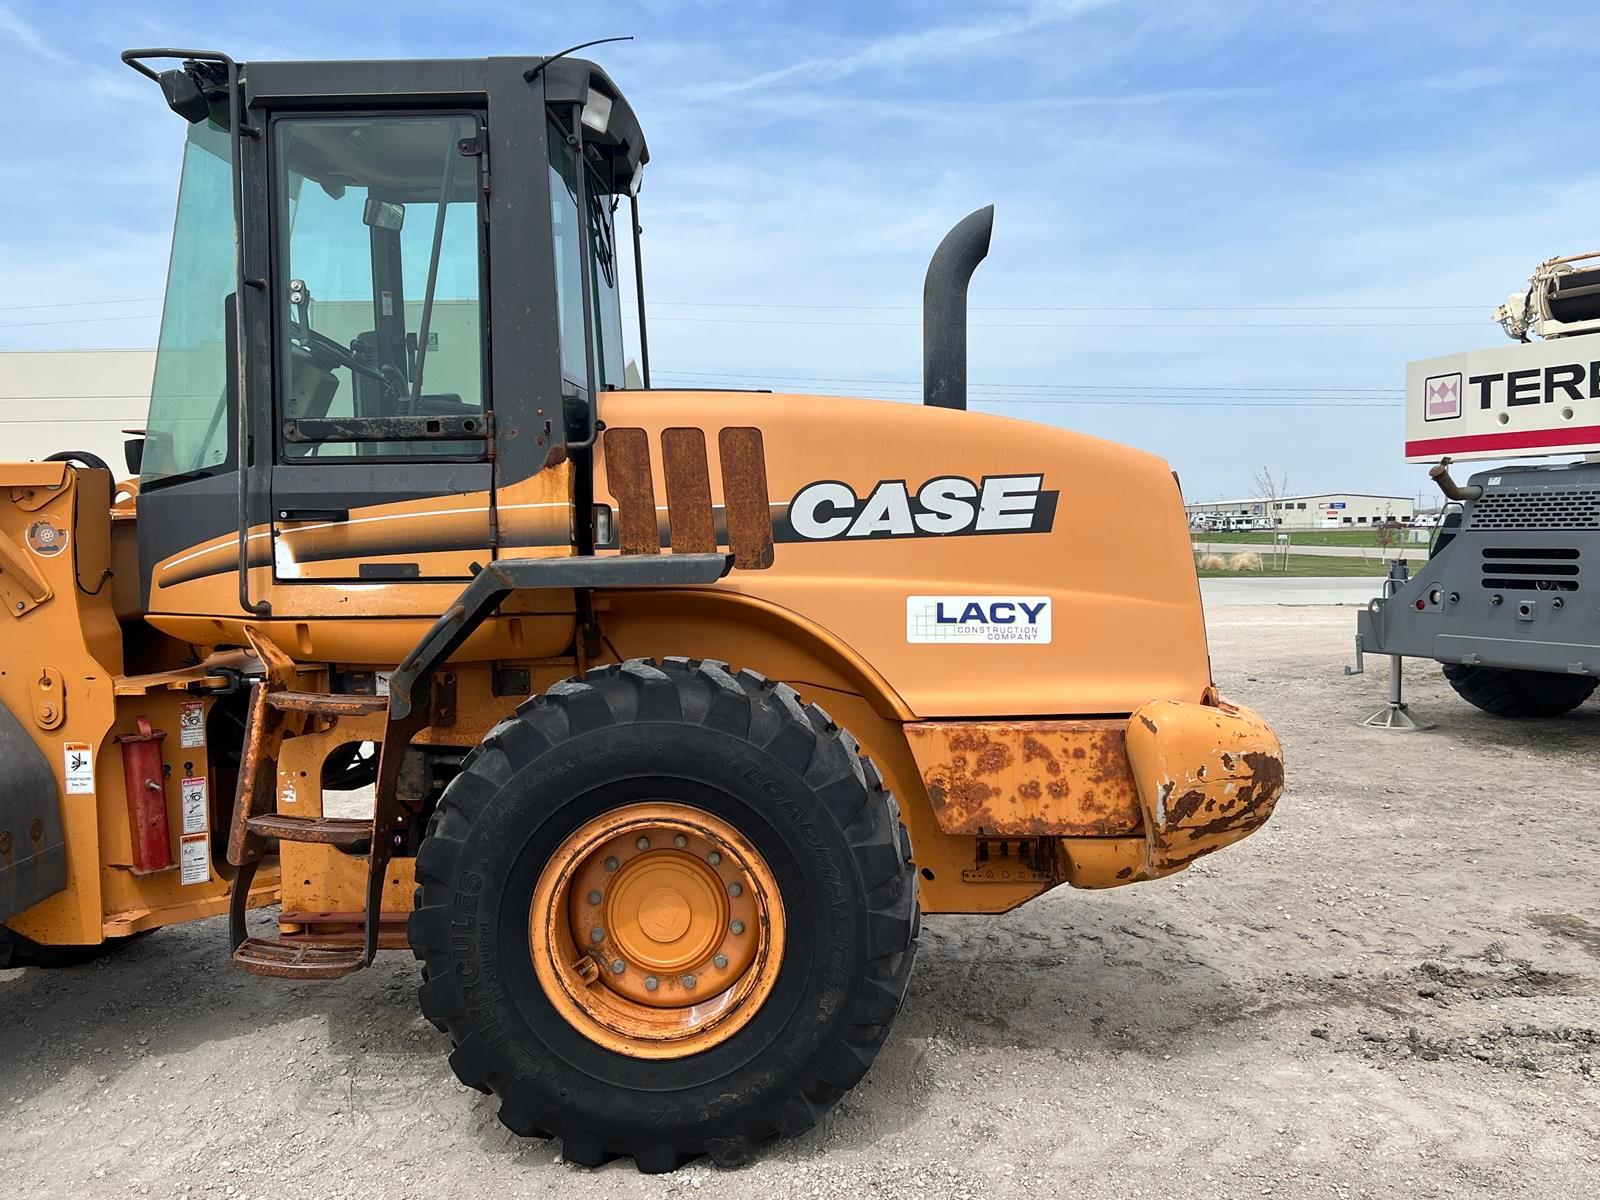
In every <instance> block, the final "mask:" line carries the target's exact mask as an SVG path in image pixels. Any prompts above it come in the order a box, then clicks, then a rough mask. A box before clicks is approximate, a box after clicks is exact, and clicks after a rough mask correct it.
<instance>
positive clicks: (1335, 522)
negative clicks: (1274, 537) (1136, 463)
mask: <svg viewBox="0 0 1600 1200" xmlns="http://www.w3.org/2000/svg"><path fill="white" fill-rule="evenodd" d="M1184 507H1185V509H1187V510H1188V513H1189V518H1190V520H1191V521H1193V519H1194V518H1195V517H1196V516H1197V515H1200V514H1210V515H1212V516H1214V517H1242V518H1245V519H1247V520H1257V521H1265V520H1267V519H1269V518H1270V519H1271V520H1272V522H1273V524H1274V525H1276V526H1278V527H1279V528H1281V529H1346V528H1351V529H1359V528H1360V527H1361V526H1363V525H1381V524H1383V523H1384V522H1385V521H1398V522H1399V523H1400V524H1402V525H1409V524H1410V523H1411V518H1412V517H1413V516H1414V515H1415V512H1416V501H1415V500H1414V499H1412V498H1411V497H1410V496H1376V495H1372V494H1371V493H1368V492H1318V493H1316V494H1314V495H1308V496H1280V497H1278V498H1277V499H1275V500H1268V499H1266V498H1265V497H1262V496H1255V497H1251V498H1249V499H1245V500H1206V501H1200V502H1197V503H1194V504H1186V505H1184Z"/></svg>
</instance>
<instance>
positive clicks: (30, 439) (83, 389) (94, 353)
mask: <svg viewBox="0 0 1600 1200" xmlns="http://www.w3.org/2000/svg"><path fill="white" fill-rule="evenodd" d="M155 361H156V352H155V351H154V350H5V351H0V459H6V460H10V461H23V460H27V459H35V458H44V457H45V456H46V455H48V454H54V453H55V452H56V451H58V450H87V451H89V452H90V453H91V454H98V455H99V456H100V457H101V458H103V459H105V460H106V464H107V465H108V466H109V467H110V468H111V469H112V471H113V472H115V473H116V474H117V475H118V476H119V477H120V476H122V475H125V474H127V467H126V465H125V464H124V461H123V455H122V444H123V442H125V441H126V440H127V437H126V435H124V434H123V432H122V431H123V430H124V429H138V428H140V426H142V425H143V424H144V419H145V412H146V410H147V409H148V408H149V406H150V380H151V376H152V375H153V373H154V371H155Z"/></svg>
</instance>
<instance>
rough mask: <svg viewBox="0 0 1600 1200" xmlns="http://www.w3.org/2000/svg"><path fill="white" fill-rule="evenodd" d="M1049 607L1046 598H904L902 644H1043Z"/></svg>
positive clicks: (1044, 643) (1047, 626)
mask: <svg viewBox="0 0 1600 1200" xmlns="http://www.w3.org/2000/svg"><path fill="white" fill-rule="evenodd" d="M1050 607H1051V605H1050V597H1049V596H907V597H906V641H908V642H919V643H927V644H940V643H942V644H946V645H974V644H1014V645H1028V646H1041V645H1046V644H1048V643H1049V641H1050Z"/></svg>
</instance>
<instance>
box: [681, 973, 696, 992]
mask: <svg viewBox="0 0 1600 1200" xmlns="http://www.w3.org/2000/svg"><path fill="white" fill-rule="evenodd" d="M694 982H695V980H694V976H693V975H685V976H684V977H683V986H684V987H686V988H690V989H692V988H693V987H694Z"/></svg>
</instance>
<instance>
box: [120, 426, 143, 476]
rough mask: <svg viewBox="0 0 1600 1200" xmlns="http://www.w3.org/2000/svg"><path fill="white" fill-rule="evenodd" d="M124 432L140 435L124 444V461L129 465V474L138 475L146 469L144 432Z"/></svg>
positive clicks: (132, 430) (136, 430)
mask: <svg viewBox="0 0 1600 1200" xmlns="http://www.w3.org/2000/svg"><path fill="white" fill-rule="evenodd" d="M122 432H123V433H135V434H138V435H139V436H138V437H131V438H129V439H128V440H127V441H125V442H123V443H122V461H123V462H125V463H127V464H128V474H129V475H137V474H139V472H140V470H141V469H142V468H143V467H144V430H142V429H124V430H123V431H122Z"/></svg>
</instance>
